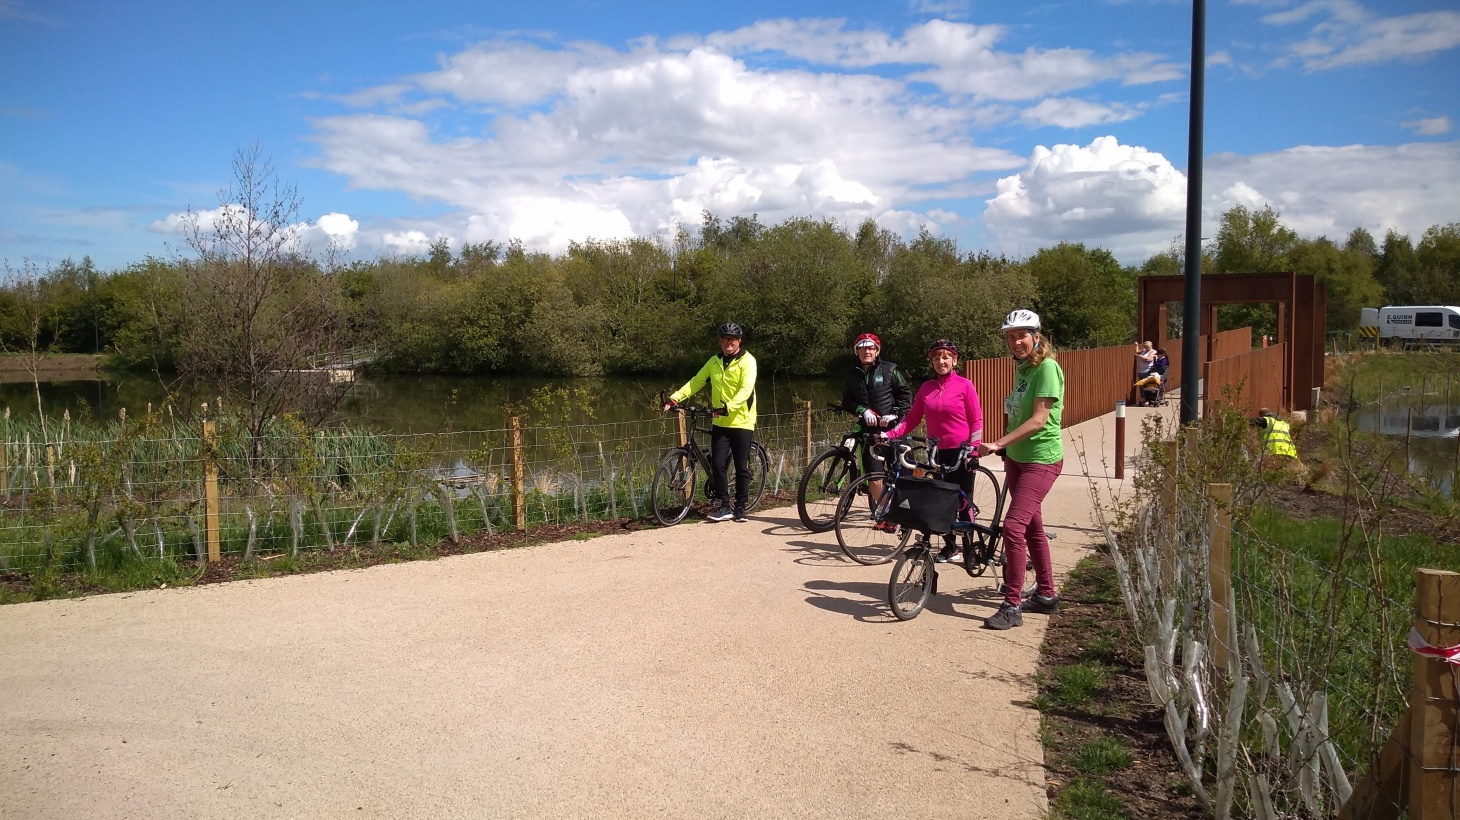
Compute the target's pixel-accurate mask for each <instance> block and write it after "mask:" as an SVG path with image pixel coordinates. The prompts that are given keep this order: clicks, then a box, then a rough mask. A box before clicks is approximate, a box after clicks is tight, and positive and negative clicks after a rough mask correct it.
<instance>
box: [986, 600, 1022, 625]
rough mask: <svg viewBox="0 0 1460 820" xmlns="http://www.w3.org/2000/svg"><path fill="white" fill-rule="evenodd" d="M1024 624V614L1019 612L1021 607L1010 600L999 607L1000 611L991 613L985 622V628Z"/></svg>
mask: <svg viewBox="0 0 1460 820" xmlns="http://www.w3.org/2000/svg"><path fill="white" fill-rule="evenodd" d="M1023 625H1024V616H1023V615H1020V614H1019V607H1017V606H1014V605H1013V604H1011V603H1009V602H1008V601H1005V602H1004V604H1003V605H1002V606H1000V607H999V611H998V612H995V613H994V614H992V615H990V616H989V617H988V618H986V619H985V620H984V622H983V628H984V629H1013V628H1014V627H1016V626H1023Z"/></svg>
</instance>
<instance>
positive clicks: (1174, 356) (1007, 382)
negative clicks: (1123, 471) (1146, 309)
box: [963, 327, 1284, 433]
mask: <svg viewBox="0 0 1460 820" xmlns="http://www.w3.org/2000/svg"><path fill="white" fill-rule="evenodd" d="M1209 341H1211V342H1212V343H1213V345H1212V346H1213V348H1214V349H1217V350H1228V351H1233V352H1234V354H1233V356H1229V357H1224V359H1223V360H1225V359H1226V358H1234V357H1236V358H1240V357H1241V356H1246V355H1248V353H1249V351H1250V352H1251V353H1260V352H1262V351H1260V350H1257V351H1254V350H1252V328H1250V327H1244V328H1238V329H1236V330H1226V331H1222V332H1220V333H1218V334H1217V335H1216V338H1215V339H1214V340H1212V339H1208V337H1206V336H1202V337H1201V338H1200V339H1199V340H1198V344H1199V349H1200V350H1203V351H1205V350H1207V349H1208V342H1209ZM1273 349H1275V348H1271V347H1270V348H1265V350H1273ZM1165 350H1166V355H1167V357H1168V358H1170V360H1171V366H1170V369H1169V370H1168V371H1167V373H1166V377H1167V378H1166V390H1168V391H1170V390H1175V389H1176V388H1178V387H1181V383H1182V378H1181V376H1182V366H1181V365H1182V362H1181V358H1182V357H1181V340H1180V339H1170V340H1167V342H1166V348H1165ZM1058 359H1059V363H1060V367H1061V368H1063V369H1064V371H1065V409H1064V416H1063V419H1062V421H1063V423H1064V426H1066V427H1068V426H1070V425H1072V424H1079V423H1080V422H1082V421H1089V420H1090V419H1093V418H1098V417H1100V416H1102V415H1104V414H1106V413H1109V412H1110V411H1111V410H1112V409H1113V408H1114V407H1115V403H1116V402H1117V401H1121V400H1125V401H1134V400H1135V387H1134V385H1135V381H1136V376H1135V372H1136V361H1135V348H1134V347H1132V346H1131V345H1117V346H1115V347H1095V348H1090V349H1088V350H1062V351H1060V352H1059V354H1058ZM1242 361H1244V362H1245V361H1249V360H1247V359H1242ZM1251 362H1256V363H1257V364H1255V365H1254V364H1251V363H1249V364H1247V365H1241V364H1238V363H1232V364H1229V365H1224V367H1223V368H1221V369H1218V370H1216V371H1213V376H1212V378H1214V379H1215V378H1217V377H1218V376H1220V377H1221V378H1223V379H1225V378H1228V377H1229V376H1231V375H1233V374H1236V377H1237V378H1239V379H1240V378H1243V377H1247V374H1248V372H1249V370H1246V369H1242V368H1244V367H1247V368H1249V369H1250V368H1251V367H1254V366H1255V367H1257V368H1258V371H1257V372H1258V374H1259V375H1258V377H1256V378H1253V377H1247V378H1248V382H1249V383H1250V384H1251V385H1252V386H1251V387H1250V388H1247V389H1249V390H1256V391H1257V393H1255V394H1254V395H1259V396H1261V397H1262V401H1261V402H1260V403H1258V404H1254V405H1253V407H1261V406H1269V407H1278V406H1284V403H1283V401H1282V398H1281V397H1282V375H1283V374H1282V362H1283V359H1282V354H1281V353H1271V354H1267V355H1266V356H1265V357H1258V358H1257V359H1253V360H1251ZM1274 362H1275V363H1276V366H1277V373H1276V377H1275V378H1276V385H1277V387H1276V392H1275V393H1274V392H1273V387H1272V384H1273V383H1272V382H1271V381H1270V379H1271V378H1273V377H1272V374H1271V373H1270V372H1269V370H1268V368H1270V367H1271V366H1272V363H1274ZM1196 372H1198V373H1200V372H1201V368H1200V366H1198V368H1197V369H1196ZM963 375H965V376H967V377H968V378H969V379H972V380H973V383H974V385H975V386H976V387H977V388H978V398H979V402H980V403H981V404H982V405H983V419H984V428H985V429H986V430H992V431H995V433H1001V432H1003V431H1004V429H1006V422H1007V419H1006V418H1005V417H1004V397H1005V396H1007V395H1009V393H1010V392H1011V391H1013V389H1014V361H1013V360H1012V359H1010V358H1009V357H1008V356H1000V357H998V358H994V359H973V360H970V361H967V362H964V363H963ZM1235 383H1236V382H1235V381H1233V382H1226V381H1213V382H1209V384H1215V385H1222V384H1235ZM1215 392H1217V393H1220V392H1221V391H1220V388H1216V390H1215ZM1273 396H1276V398H1273Z"/></svg>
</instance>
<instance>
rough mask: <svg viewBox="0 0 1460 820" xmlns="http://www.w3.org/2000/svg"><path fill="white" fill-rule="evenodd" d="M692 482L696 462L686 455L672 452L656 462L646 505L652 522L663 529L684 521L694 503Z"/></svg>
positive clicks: (681, 451)
mask: <svg viewBox="0 0 1460 820" xmlns="http://www.w3.org/2000/svg"><path fill="white" fill-rule="evenodd" d="M695 479H696V470H695V461H694V459H693V458H692V457H691V456H690V454H689V453H686V452H685V451H683V450H673V451H671V452H669V453H668V454H666V455H665V456H664V458H662V459H660V460H659V468H658V469H656V470H655V471H654V483H653V484H651V485H650V488H649V506H650V509H652V510H653V512H654V518H655V520H657V521H658V522H659V523H660V524H663V525H664V526H666V527H672V526H674V525H675V524H678V523H679V522H681V521H683V520H684V517H685V515H686V514H688V513H689V508H690V504H691V503H693V502H694V498H695Z"/></svg>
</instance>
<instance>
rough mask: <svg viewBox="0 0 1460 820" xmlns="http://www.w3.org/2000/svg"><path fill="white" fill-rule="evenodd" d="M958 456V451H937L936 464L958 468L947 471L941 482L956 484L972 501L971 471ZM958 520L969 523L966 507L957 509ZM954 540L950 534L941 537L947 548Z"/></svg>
mask: <svg viewBox="0 0 1460 820" xmlns="http://www.w3.org/2000/svg"><path fill="white" fill-rule="evenodd" d="M958 455H959V451H958V450H957V449H953V450H939V451H938V463H939V464H941V465H943V466H944V467H952V466H953V465H954V464H957V465H958V468H957V469H955V470H949V471H948V474H947V475H945V476H943V480H944V481H948V482H952V483H954V484H957V485H958V489H960V490H962V491H963V495H964V496H966V497H967V498H968V499H970V500H972V498H973V471H972V470H970V469H968V466H967V464H966V463H965V462H963V461H961V460H960V459H959V457H958ZM958 520H959V521H969V520H971V519H970V518H969V517H968V507H967V506H962V507H960V508H959V510H958ZM955 540H956V539H954V537H953V533H951V532H950V533H948V534H947V535H945V536H943V541H944V542H945V543H947V544H948V545H949V546H952V545H953V543H954V541H955Z"/></svg>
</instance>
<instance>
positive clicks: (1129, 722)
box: [1039, 553, 1206, 820]
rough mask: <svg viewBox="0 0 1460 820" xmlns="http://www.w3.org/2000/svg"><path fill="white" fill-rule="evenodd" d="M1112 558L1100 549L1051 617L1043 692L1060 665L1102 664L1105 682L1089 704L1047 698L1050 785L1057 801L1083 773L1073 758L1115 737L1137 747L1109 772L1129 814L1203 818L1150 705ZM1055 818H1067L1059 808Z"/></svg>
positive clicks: (1042, 665) (1108, 782) (1146, 819)
mask: <svg viewBox="0 0 1460 820" xmlns="http://www.w3.org/2000/svg"><path fill="white" fill-rule="evenodd" d="M1114 573H1115V569H1114V566H1113V565H1112V564H1111V561H1110V556H1108V555H1106V554H1104V553H1095V554H1094V555H1092V556H1090V557H1089V558H1086V559H1085V560H1084V561H1082V562H1081V564H1080V569H1079V570H1077V571H1076V572H1074V573H1072V574H1071V576H1070V578H1069V579H1068V580H1067V581H1066V582H1065V585H1064V587H1063V588H1062V589H1061V590H1060V612H1059V614H1057V615H1053V616H1051V618H1050V623H1049V627H1048V629H1047V630H1046V631H1045V633H1044V646H1043V647H1042V648H1041V652H1040V658H1039V678H1040V681H1041V684H1040V686H1041V690H1042V691H1046V692H1047V691H1048V688H1049V687H1050V686H1051V685H1052V682H1053V681H1055V680H1056V678H1057V675H1058V670H1059V669H1060V668H1061V667H1070V666H1074V665H1077V664H1084V665H1091V664H1094V665H1098V666H1099V667H1100V668H1102V669H1103V670H1105V672H1106V676H1105V683H1104V686H1103V687H1102V688H1101V690H1100V692H1099V693H1098V694H1097V695H1096V697H1095V698H1094V699H1093V700H1092V701H1090V702H1088V703H1085V704H1083V705H1082V706H1078V707H1072V706H1068V705H1064V704H1061V703H1060V702H1059V701H1058V699H1056V698H1050V697H1047V696H1046V697H1042V698H1041V701H1042V704H1043V716H1044V740H1045V770H1046V785H1047V790H1048V795H1049V800H1050V805H1051V807H1055V806H1056V805H1057V803H1058V801H1059V797H1060V793H1061V792H1063V791H1064V790H1065V789H1066V788H1068V787H1069V785H1070V784H1071V783H1072V782H1074V781H1075V780H1076V779H1077V778H1081V777H1088V776H1089V775H1088V774H1087V773H1084V772H1081V771H1080V770H1079V767H1078V765H1077V763H1076V762H1075V760H1074V758H1075V755H1076V753H1077V752H1078V751H1079V750H1080V749H1081V748H1082V747H1084V746H1085V745H1087V744H1089V743H1091V742H1093V741H1096V740H1099V739H1102V738H1114V739H1116V740H1118V741H1119V742H1120V743H1121V744H1123V745H1124V746H1125V747H1126V748H1128V749H1129V750H1130V752H1131V763H1130V765H1129V766H1127V767H1124V768H1121V769H1119V770H1117V771H1115V772H1112V773H1110V774H1108V775H1106V776H1105V777H1104V778H1103V781H1104V784H1105V788H1106V790H1107V792H1108V793H1109V794H1110V795H1111V796H1113V797H1115V798H1116V799H1117V800H1119V801H1120V803H1121V804H1122V807H1123V809H1122V814H1123V816H1125V817H1129V818H1143V820H1177V819H1178V818H1180V820H1188V819H1190V820H1197V818H1205V817H1206V814H1205V813H1204V812H1203V811H1202V810H1201V806H1200V805H1199V804H1198V803H1197V802H1196V799H1195V798H1194V797H1192V796H1191V790H1190V788H1189V786H1188V785H1187V780H1186V777H1185V776H1184V775H1183V774H1182V773H1181V769H1180V768H1179V767H1178V766H1177V764H1176V760H1175V757H1174V756H1173V754H1172V751H1171V744H1170V740H1169V739H1168V738H1167V736H1166V729H1165V727H1164V725H1163V724H1162V721H1161V711H1160V710H1159V709H1157V708H1156V707H1155V706H1153V705H1151V703H1150V690H1149V689H1148V688H1147V686H1146V678H1145V672H1144V671H1143V669H1142V662H1141V656H1140V645H1139V642H1138V641H1137V640H1136V636H1135V632H1134V630H1133V629H1132V628H1131V625H1130V621H1129V619H1128V618H1127V617H1126V613H1125V605H1124V604H1123V603H1122V602H1121V600H1120V598H1119V593H1118V592H1116V591H1115V590H1114ZM1053 816H1055V817H1061V816H1064V815H1062V814H1060V813H1058V812H1055V813H1054V815H1053Z"/></svg>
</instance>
